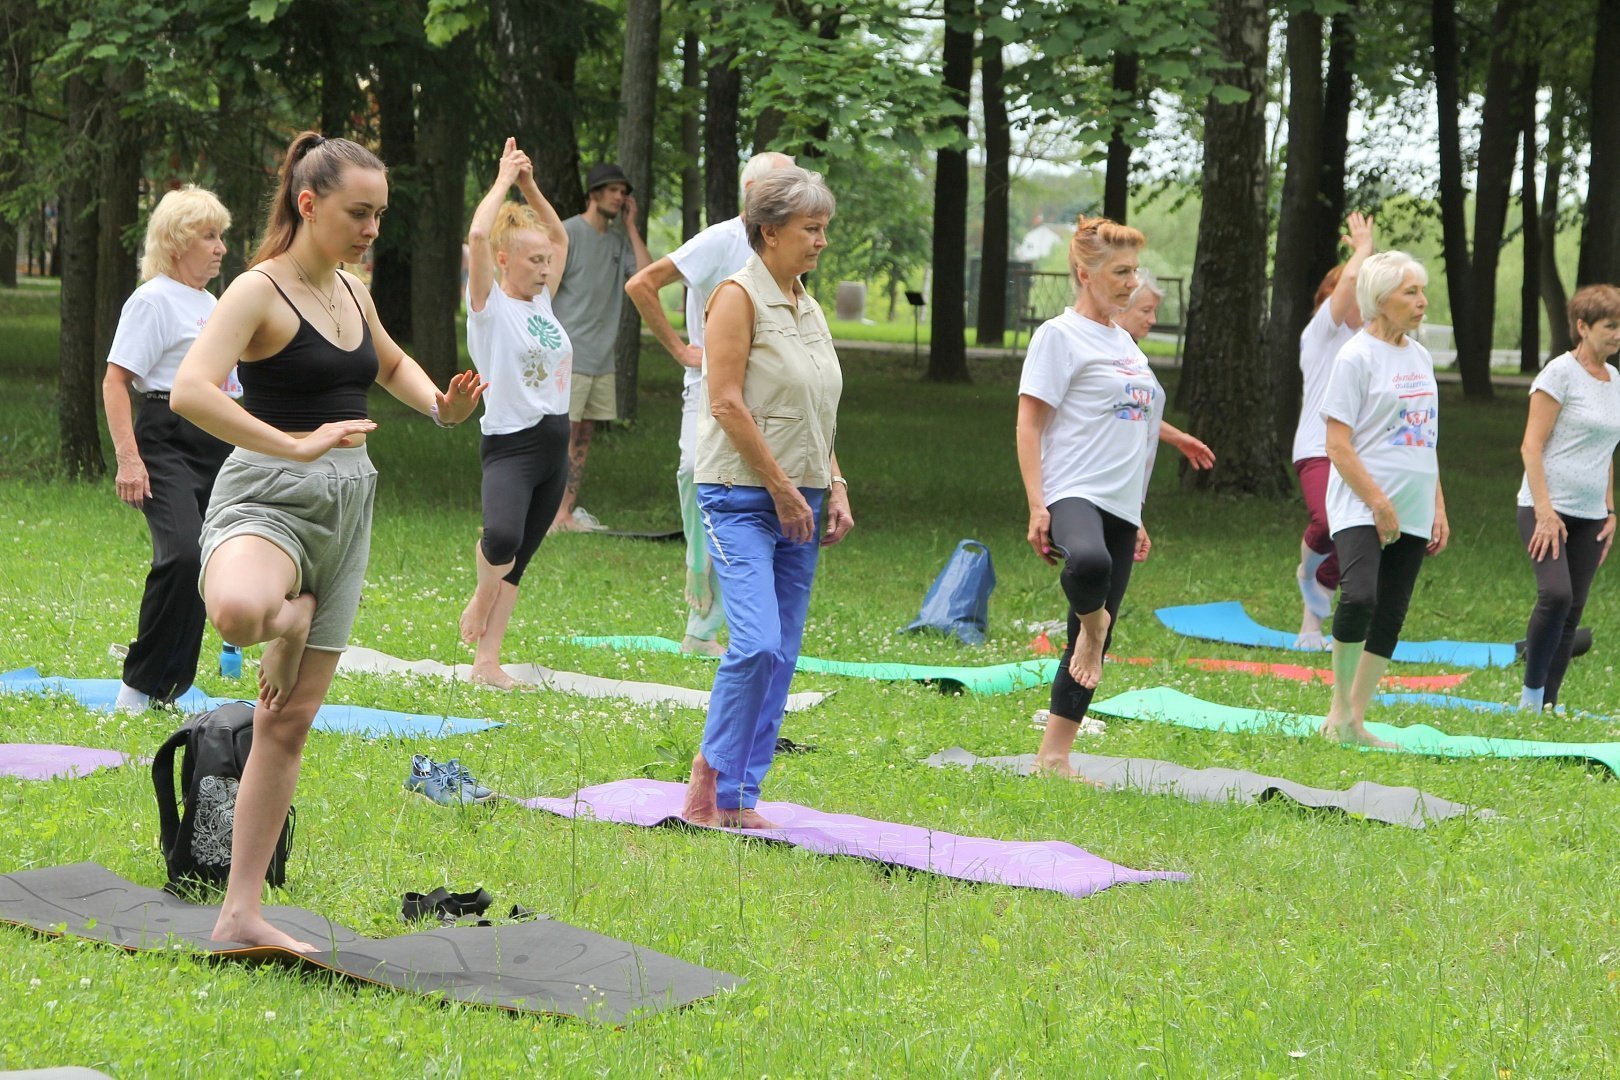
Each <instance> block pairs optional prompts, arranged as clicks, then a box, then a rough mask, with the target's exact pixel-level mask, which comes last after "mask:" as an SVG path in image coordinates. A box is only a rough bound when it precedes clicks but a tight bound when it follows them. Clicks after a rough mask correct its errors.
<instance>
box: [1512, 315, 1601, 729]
mask: <svg viewBox="0 0 1620 1080" xmlns="http://www.w3.org/2000/svg"><path fill="white" fill-rule="evenodd" d="M1569 332H1570V337H1572V338H1574V340H1575V348H1574V349H1573V350H1572V351H1570V352H1567V353H1565V354H1564V355H1562V356H1560V357H1558V358H1556V359H1554V360H1552V361H1549V362H1548V364H1547V366H1546V367H1544V368H1542V369H1541V374H1539V375H1537V376H1536V381H1535V382H1534V383H1532V384H1531V386H1530V418H1529V420H1528V421H1527V422H1526V424H1525V427H1524V443H1523V445H1522V447H1521V448H1520V452H1521V454H1522V455H1523V457H1524V481H1523V483H1521V484H1520V485H1519V535H1520V537H1522V538H1523V540H1524V543H1525V547H1526V549H1528V551H1529V553H1530V565H1531V566H1532V567H1533V568H1534V570H1535V572H1536V606H1535V608H1534V610H1532V611H1531V613H1530V628H1529V630H1528V632H1527V633H1526V634H1525V651H1524V689H1523V691H1522V692H1521V693H1520V696H1519V704H1520V705H1521V706H1522V707H1523V708H1527V709H1540V708H1541V707H1542V706H1543V705H1556V704H1557V703H1558V688H1559V686H1560V685H1561V684H1562V683H1563V681H1564V672H1565V671H1566V670H1568V668H1569V658H1570V654H1571V653H1572V652H1573V650H1574V645H1575V631H1576V629H1577V628H1578V627H1579V626H1580V625H1581V612H1582V611H1583V610H1584V609H1585V607H1586V594H1587V590H1588V589H1590V588H1591V586H1592V578H1593V577H1594V576H1595V575H1596V574H1597V568H1598V567H1599V566H1601V565H1602V564H1603V560H1604V559H1605V558H1607V557H1608V554H1609V545H1610V544H1612V543H1613V542H1614V530H1615V516H1614V449H1615V445H1616V444H1617V443H1620V376H1617V375H1616V373H1615V370H1614V368H1612V367H1610V366H1609V363H1608V361H1609V360H1610V358H1612V357H1613V356H1614V355H1615V353H1616V352H1617V351H1620V289H1616V288H1615V287H1614V286H1613V285H1588V286H1587V287H1586V288H1584V289H1581V290H1580V291H1579V292H1577V293H1576V294H1575V295H1574V296H1572V297H1571V298H1570V301H1569Z"/></svg>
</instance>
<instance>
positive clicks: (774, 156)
mask: <svg viewBox="0 0 1620 1080" xmlns="http://www.w3.org/2000/svg"><path fill="white" fill-rule="evenodd" d="M794 164H797V162H795V161H794V160H793V157H792V155H791V154H783V153H781V152H779V151H776V150H766V151H765V152H763V153H760V154H755V155H754V156H753V157H751V158H749V159H748V163H747V164H746V165H744V166H743V168H742V176H741V178H740V179H738V181H737V194H738V196H739V197H741V198H744V199H746V198H748V189H749V188H750V187H752V186H753V185H754V182H755V181H756V180H758V179H759V178H760V177H762V176H764V175H766V174H767V173H769V172H771V171H772V170H773V169H785V168H787V167H788V166H789V165H794Z"/></svg>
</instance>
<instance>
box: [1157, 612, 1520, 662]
mask: <svg viewBox="0 0 1620 1080" xmlns="http://www.w3.org/2000/svg"><path fill="white" fill-rule="evenodd" d="M1153 614H1155V615H1157V616H1158V617H1159V621H1160V622H1162V623H1163V624H1164V625H1165V626H1167V627H1169V628H1170V629H1171V630H1174V631H1175V632H1176V633H1178V634H1181V635H1182V636H1184V637H1191V638H1199V639H1201V640H1204V641H1224V642H1227V643H1228V644H1232V645H1250V646H1254V647H1256V648H1262V649H1288V650H1290V651H1292V652H1320V651H1321V650H1315V649H1312V650H1307V649H1298V648H1295V646H1294V635H1293V634H1290V633H1287V632H1286V631H1283V630H1273V629H1271V628H1270V627H1269V626H1261V625H1260V624H1259V623H1257V622H1255V621H1254V619H1253V618H1252V617H1251V616H1250V615H1249V613H1248V612H1247V611H1245V610H1244V609H1243V603H1242V602H1241V601H1238V600H1224V601H1221V602H1220V603H1215V604H1186V605H1183V606H1181V607H1167V608H1160V609H1159V610H1157V611H1155V612H1154V613H1153ZM1390 659H1392V660H1399V661H1400V662H1401V663H1404V664H1446V665H1449V666H1451V667H1476V668H1490V667H1511V666H1512V665H1513V663H1514V652H1513V646H1512V645H1508V644H1494V643H1490V642H1484V641H1403V642H1400V643H1399V644H1398V645H1396V646H1395V655H1394V656H1392V657H1391V658H1390Z"/></svg>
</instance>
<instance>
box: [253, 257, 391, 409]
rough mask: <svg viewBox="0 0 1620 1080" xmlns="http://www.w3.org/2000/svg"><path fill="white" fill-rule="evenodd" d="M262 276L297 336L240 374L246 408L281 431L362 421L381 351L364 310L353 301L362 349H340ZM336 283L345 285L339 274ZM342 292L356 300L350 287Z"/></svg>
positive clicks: (266, 275)
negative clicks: (294, 323) (293, 319)
mask: <svg viewBox="0 0 1620 1080" xmlns="http://www.w3.org/2000/svg"><path fill="white" fill-rule="evenodd" d="M258 272H259V273H261V274H264V271H263V270H259V271H258ZM264 276H265V277H266V278H267V279H269V281H270V284H271V285H273V286H275V290H276V292H278V293H281V298H282V299H283V300H286V301H287V306H288V307H290V308H292V309H293V314H295V315H297V316H298V332H297V333H296V334H294V335H293V338H292V340H291V341H289V342H287V346H286V348H284V349H282V350H281V351H280V352H278V353H276V354H275V355H274V356H267V357H265V358H264V359H263V360H255V361H252V362H251V363H245V364H242V365H241V366H240V367H238V368H237V369H236V370H237V377H238V378H239V379H241V380H242V408H244V409H246V410H247V411H248V412H249V413H250V414H251V415H253V416H255V417H257V418H258V419H260V420H263V421H264V422H265V423H267V424H269V425H270V426H271V427H273V428H277V429H279V430H281V431H314V430H315V429H316V428H318V427H320V426H321V425H322V424H329V423H331V422H332V421H334V420H364V419H365V418H366V391H368V390H370V389H371V384H372V383H374V382H376V381H377V349H376V347H375V346H374V345H372V343H371V324H370V323H369V322H367V321H366V318H365V309H364V308H361V307H360V302H359V301H358V300H355V304H354V306H355V307H356V308H357V309H358V310H359V311H360V323H361V337H360V344H359V345H357V346H356V347H355V348H354V349H352V350H347V349H340V348H338V347H337V346H336V345H334V344H332V343H331V342H330V341H328V340H327V339H326V338H325V337H323V336H322V335H321V333H320V331H318V330H316V329H315V328H314V327H313V326H311V325H310V324H309V320H308V319H306V318H304V313H303V312H301V311H299V310H298V305H296V304H294V303H293V302H292V301H291V300H290V299H288V297H287V294H286V293H285V292H282V290H281V286H280V285H276V279H275V278H272V277H270V275H269V274H264ZM338 280H339V281H343V276H342V275H341V274H339V275H338ZM343 287H344V288H345V289H348V292H349V299H351V300H354V290H353V289H352V288H349V283H348V282H347V281H343Z"/></svg>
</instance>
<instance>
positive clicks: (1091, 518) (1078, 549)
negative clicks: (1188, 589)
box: [1047, 499, 1136, 724]
mask: <svg viewBox="0 0 1620 1080" xmlns="http://www.w3.org/2000/svg"><path fill="white" fill-rule="evenodd" d="M1047 510H1048V511H1049V512H1050V513H1051V515H1052V545H1053V546H1054V547H1055V548H1057V549H1058V552H1059V553H1060V554H1061V555H1062V556H1063V575H1062V577H1061V579H1060V580H1061V581H1062V582H1063V593H1064V595H1065V596H1067V597H1068V598H1069V644H1068V645H1067V646H1065V647H1064V649H1063V655H1062V656H1060V657H1058V670H1057V678H1055V679H1053V680H1052V702H1051V705H1050V706H1049V708H1050V709H1051V712H1052V715H1054V716H1060V717H1062V718H1063V719H1065V720H1073V721H1074V722H1075V723H1077V724H1078V723H1079V722H1080V721H1081V720H1083V719H1085V716H1086V710H1087V709H1089V708H1090V707H1091V697H1092V694H1093V693H1094V692H1095V691H1092V690H1087V689H1086V688H1085V687H1083V686H1081V685H1080V684H1079V683H1077V682H1075V681H1074V677H1073V676H1072V675H1070V674H1069V661H1070V660H1071V659H1073V657H1074V646H1075V643H1076V642H1077V641H1079V640H1080V616H1081V615H1089V614H1091V613H1092V612H1093V611H1096V610H1097V609H1098V608H1107V609H1108V620H1109V621H1108V636H1107V637H1106V638H1105V639H1104V640H1103V651H1104V652H1107V651H1108V643H1109V642H1111V641H1112V640H1113V639H1114V621H1113V620H1114V619H1115V617H1117V616H1118V615H1119V602H1120V601H1121V600H1123V599H1125V587H1126V586H1127V585H1129V584H1130V583H1131V567H1133V566H1134V565H1136V526H1135V525H1132V524H1131V523H1130V522H1128V521H1126V520H1125V519H1124V518H1120V517H1115V516H1114V515H1113V514H1110V513H1109V512H1108V511H1106V510H1099V509H1097V508H1096V507H1095V506H1093V505H1092V504H1091V503H1089V502H1087V501H1086V500H1085V499H1059V500H1058V501H1057V502H1055V503H1053V504H1052V505H1051V506H1049V507H1047Z"/></svg>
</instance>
